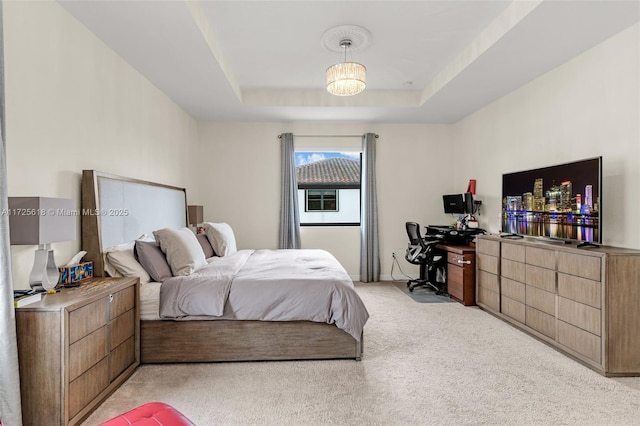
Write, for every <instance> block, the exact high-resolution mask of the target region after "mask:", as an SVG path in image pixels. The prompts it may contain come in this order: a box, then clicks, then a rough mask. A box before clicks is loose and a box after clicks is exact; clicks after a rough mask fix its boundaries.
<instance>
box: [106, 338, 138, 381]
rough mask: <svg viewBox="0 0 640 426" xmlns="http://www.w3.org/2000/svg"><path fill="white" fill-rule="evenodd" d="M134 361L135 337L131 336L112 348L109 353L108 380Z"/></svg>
mask: <svg viewBox="0 0 640 426" xmlns="http://www.w3.org/2000/svg"><path fill="white" fill-rule="evenodd" d="M135 361H136V347H135V338H134V337H133V336H131V337H130V338H129V339H127V340H125V341H124V342H123V343H122V344H121V345H119V346H117V347H116V348H113V350H112V351H111V353H110V355H109V380H113V379H115V378H116V377H118V375H120V373H122V372H123V371H124V370H126V369H127V368H128V367H129V366H130V365H131V364H133V363H134V362H135Z"/></svg>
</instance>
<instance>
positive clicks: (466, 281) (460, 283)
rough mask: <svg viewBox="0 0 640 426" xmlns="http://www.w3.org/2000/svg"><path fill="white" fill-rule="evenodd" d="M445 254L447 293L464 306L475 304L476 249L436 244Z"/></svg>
mask: <svg viewBox="0 0 640 426" xmlns="http://www.w3.org/2000/svg"><path fill="white" fill-rule="evenodd" d="M436 247H437V248H439V249H440V250H443V251H445V252H446V253H447V292H448V293H449V295H450V296H451V298H452V299H454V300H456V301H458V302H460V303H462V304H463V305H465V306H470V305H475V304H476V284H475V283H476V266H475V263H476V249H475V246H474V245H453V244H438V245H437V246H436Z"/></svg>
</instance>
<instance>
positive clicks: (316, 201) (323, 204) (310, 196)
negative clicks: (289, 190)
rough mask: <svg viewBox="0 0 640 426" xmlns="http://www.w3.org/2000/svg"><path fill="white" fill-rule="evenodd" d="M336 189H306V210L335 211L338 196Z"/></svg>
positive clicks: (336, 209)
mask: <svg viewBox="0 0 640 426" xmlns="http://www.w3.org/2000/svg"><path fill="white" fill-rule="evenodd" d="M337 192H338V190H336V189H307V190H306V191H305V194H306V196H307V209H306V211H322V212H337V211H338V196H337V195H336V193H337Z"/></svg>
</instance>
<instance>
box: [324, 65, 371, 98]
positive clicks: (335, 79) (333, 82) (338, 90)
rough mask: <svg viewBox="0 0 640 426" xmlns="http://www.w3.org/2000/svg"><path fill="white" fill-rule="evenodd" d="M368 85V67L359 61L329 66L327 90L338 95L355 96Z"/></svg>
mask: <svg viewBox="0 0 640 426" xmlns="http://www.w3.org/2000/svg"><path fill="white" fill-rule="evenodd" d="M366 87H367V69H366V68H365V66H364V65H362V64H359V63H357V62H341V63H339V64H335V65H332V66H330V67H329V68H327V91H328V92H329V93H331V94H332V95H336V96H353V95H357V94H358V93H360V92H362V91H363V90H364V89H365V88H366Z"/></svg>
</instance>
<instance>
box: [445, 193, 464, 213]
mask: <svg viewBox="0 0 640 426" xmlns="http://www.w3.org/2000/svg"><path fill="white" fill-rule="evenodd" d="M442 202H443V204H444V212H445V213H450V214H464V213H465V209H464V198H463V197H462V194H451V195H443V196H442Z"/></svg>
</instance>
